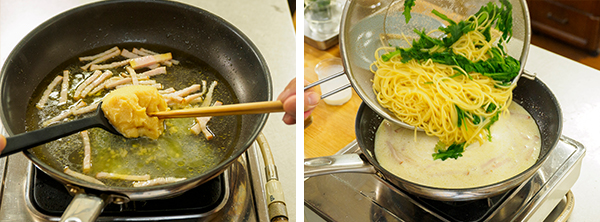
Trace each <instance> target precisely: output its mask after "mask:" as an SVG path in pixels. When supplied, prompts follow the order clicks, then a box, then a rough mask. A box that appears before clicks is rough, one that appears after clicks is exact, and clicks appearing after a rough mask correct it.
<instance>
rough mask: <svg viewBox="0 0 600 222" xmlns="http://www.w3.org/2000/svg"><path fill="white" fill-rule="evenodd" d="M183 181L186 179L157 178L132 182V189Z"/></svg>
mask: <svg viewBox="0 0 600 222" xmlns="http://www.w3.org/2000/svg"><path fill="white" fill-rule="evenodd" d="M185 179H186V178H176V177H159V178H154V179H151V180H146V181H136V182H133V187H149V186H156V185H160V184H167V183H175V182H177V181H182V180H185Z"/></svg>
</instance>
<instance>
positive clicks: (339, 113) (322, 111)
mask: <svg viewBox="0 0 600 222" xmlns="http://www.w3.org/2000/svg"><path fill="white" fill-rule="evenodd" d="M332 57H340V50H339V46H337V45H336V46H334V47H332V48H330V49H328V50H327V51H321V50H318V49H316V48H314V47H312V46H310V45H307V44H304V78H305V79H306V80H308V81H309V82H314V81H316V80H317V79H318V77H317V74H316V73H315V71H314V68H315V66H316V65H317V64H318V63H319V62H320V61H321V60H324V59H328V58H332ZM361 102H362V100H361V99H360V97H359V96H358V95H357V94H356V92H354V90H352V98H351V99H350V101H348V102H347V103H345V104H344V105H341V106H332V105H328V104H326V103H325V102H324V101H320V102H319V105H317V107H316V108H315V110H314V111H313V113H312V118H313V120H312V123H311V124H310V125H308V126H307V127H306V128H305V129H304V158H311V157H318V156H329V155H333V154H335V153H336V152H337V151H339V150H340V149H342V148H344V147H345V146H346V145H347V144H348V143H350V142H352V141H353V140H355V139H356V136H355V134H354V121H355V119H356V112H357V111H358V107H359V105H360V103H361Z"/></svg>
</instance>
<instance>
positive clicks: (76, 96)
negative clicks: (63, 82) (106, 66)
mask: <svg viewBox="0 0 600 222" xmlns="http://www.w3.org/2000/svg"><path fill="white" fill-rule="evenodd" d="M101 74H102V72H101V71H100V70H96V71H94V73H92V75H91V76H90V77H88V78H87V79H85V81H83V82H82V83H80V84H79V86H77V89H76V90H75V93H74V94H73V99H75V100H78V99H79V96H80V95H81V92H82V91H83V90H84V89H85V87H86V86H87V85H89V84H90V83H92V82H93V81H94V80H96V78H98V76H100V75H101Z"/></svg>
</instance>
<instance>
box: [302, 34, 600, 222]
mask: <svg viewBox="0 0 600 222" xmlns="http://www.w3.org/2000/svg"><path fill="white" fill-rule="evenodd" d="M304 53H305V62H304V66H305V70H306V71H305V73H309V75H307V77H308V78H314V77H311V75H310V73H311V72H314V71H312V70H313V68H314V66H315V65H316V64H317V63H318V62H319V61H320V60H323V59H326V58H329V57H334V56H335V57H339V49H337V46H335V47H334V48H333V49H329V50H328V51H318V50H317V49H315V48H312V47H311V46H308V45H306V44H305V49H304ZM525 68H526V69H527V70H529V71H531V72H535V73H537V76H538V78H539V79H540V80H542V81H543V82H544V83H545V84H546V85H548V87H549V88H550V89H551V90H552V92H553V93H554V94H555V96H556V97H557V99H558V101H559V103H560V105H561V109H562V112H563V132H562V133H563V134H564V135H566V136H569V137H571V138H573V139H575V140H577V141H579V142H581V143H583V145H585V147H586V152H587V153H586V156H585V157H584V158H583V165H582V168H581V174H580V176H579V179H578V180H577V182H576V183H575V185H574V186H573V187H572V189H571V191H572V192H573V195H574V199H575V208H574V210H573V213H572V214H571V217H570V219H569V221H597V218H599V217H600V211H598V209H597V203H596V202H597V200H598V199H600V194H599V193H598V191H599V188H600V180H599V179H598V178H599V177H600V176H599V174H598V172H600V150H599V148H600V136H598V135H600V128H599V127H598V125H599V124H600V116H599V114H600V96H598V95H600V87H598V84H599V83H600V71H598V70H595V69H593V68H590V67H588V66H585V65H582V64H580V63H577V62H575V61H572V60H569V59H567V58H564V57H562V56H560V55H557V54H554V53H552V52H549V51H547V50H544V49H542V48H539V47H537V46H531V48H530V51H529V58H528V60H527V63H526V65H525ZM357 101H358V102H360V98H359V97H358V96H357V95H356V94H353V97H352V99H351V101H350V102H349V103H346V104H345V105H343V106H340V107H333V106H329V105H327V104H325V103H324V102H321V103H320V104H319V105H318V106H317V108H316V109H315V111H314V112H313V117H314V118H313V122H312V124H311V125H310V126H308V127H307V128H306V129H305V130H304V141H305V142H304V143H305V147H304V157H305V158H309V157H317V156H325V155H332V154H334V153H336V152H337V151H339V150H340V149H342V148H343V147H344V146H345V145H347V144H348V143H349V142H350V141H352V140H354V139H355V137H354V119H355V117H356V110H357V109H358V108H357V105H356V103H357ZM350 113H354V115H349V114H350ZM340 114H341V115H340ZM334 116H336V118H337V119H336V120H337V121H338V122H334V123H331V121H329V119H330V118H333V117H334ZM326 120H327V121H326ZM349 135H350V136H349ZM324 144H326V145H324Z"/></svg>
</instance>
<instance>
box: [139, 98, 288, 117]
mask: <svg viewBox="0 0 600 222" xmlns="http://www.w3.org/2000/svg"><path fill="white" fill-rule="evenodd" d="M272 112H283V104H282V103H281V101H268V102H253V103H239V104H229V105H222V106H210V107H201V108H192V109H181V110H173V111H162V112H154V113H148V115H149V116H155V117H158V118H160V119H167V118H186V117H202V116H229V115H243V114H259V113H272Z"/></svg>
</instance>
